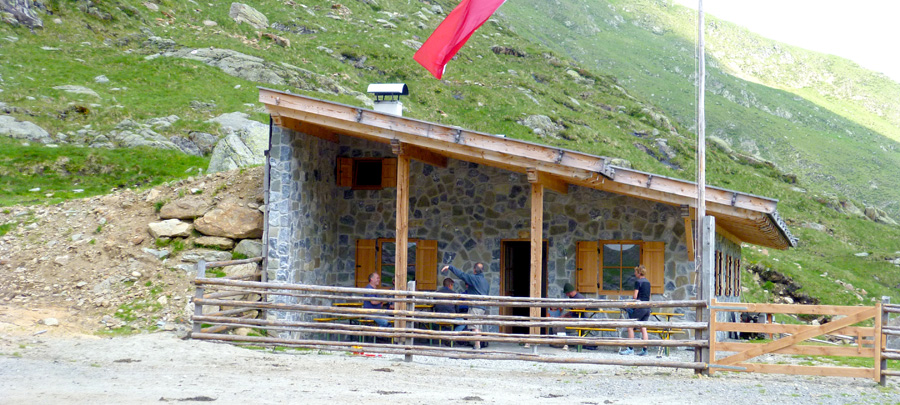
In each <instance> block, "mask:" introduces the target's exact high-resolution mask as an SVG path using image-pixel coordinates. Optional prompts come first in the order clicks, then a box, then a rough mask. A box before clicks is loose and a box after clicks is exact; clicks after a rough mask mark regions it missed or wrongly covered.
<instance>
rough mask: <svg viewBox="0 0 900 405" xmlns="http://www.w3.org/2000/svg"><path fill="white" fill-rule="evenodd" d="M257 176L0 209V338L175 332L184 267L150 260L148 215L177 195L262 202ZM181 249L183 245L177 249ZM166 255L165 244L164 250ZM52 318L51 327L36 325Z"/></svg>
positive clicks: (186, 297)
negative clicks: (3, 229) (5, 228)
mask: <svg viewBox="0 0 900 405" xmlns="http://www.w3.org/2000/svg"><path fill="white" fill-rule="evenodd" d="M262 173H263V171H262V168H261V167H257V168H252V169H247V170H235V171H230V172H222V173H216V174H211V175H207V176H201V177H192V178H188V179H186V180H181V181H178V182H174V183H169V184H164V185H160V186H157V187H155V188H153V189H150V190H140V191H135V190H128V189H126V190H119V191H114V192H113V193H111V194H108V195H105V196H97V197H90V198H85V199H80V200H70V201H67V202H64V203H60V204H57V205H53V206H28V207H23V206H14V207H6V208H3V209H0V226H2V225H4V224H10V223H14V224H16V225H15V226H14V228H13V229H12V230H11V231H10V232H9V233H7V234H6V235H4V236H3V237H0V332H4V333H12V334H26V333H29V334H33V333H40V332H42V331H47V332H45V333H50V334H54V335H61V334H71V333H96V332H99V331H107V332H115V333H124V332H127V331H129V330H153V329H156V328H161V329H168V330H171V329H185V328H186V327H187V323H186V322H187V321H188V319H189V317H188V316H187V312H186V308H187V306H188V303H189V301H190V296H191V295H192V294H193V289H192V287H191V284H190V278H191V276H192V275H191V274H188V272H187V271H186V269H188V268H189V267H190V266H192V265H193V263H186V262H181V261H180V260H178V257H179V255H177V254H174V255H173V256H175V257H174V258H167V259H164V260H161V259H158V258H157V257H155V256H153V255H152V254H150V253H148V252H146V251H145V250H144V249H160V248H159V247H157V246H156V244H155V241H154V239H153V238H152V237H151V236H150V234H149V233H148V231H147V224H148V223H150V222H155V221H158V216H157V206H159V204H161V203H164V202H166V201H171V200H174V199H177V198H179V197H180V196H184V195H187V194H202V195H205V196H212V200H213V202H214V203H221V202H226V201H232V202H236V203H238V204H248V203H256V204H259V203H260V202H261V199H262V178H263V177H262ZM184 245H185V249H190V248H191V242H190V239H189V240H187V241H185V242H184ZM167 248H168V249H169V250H170V251H172V250H173V248H174V244H173V245H171V246H168V247H167ZM47 318H54V319H56V320H57V321H59V325H58V326H53V325H52V324H53V321H52V320H50V321H48V322H49V323H50V325H44V324H43V323H44V320H45V319H47Z"/></svg>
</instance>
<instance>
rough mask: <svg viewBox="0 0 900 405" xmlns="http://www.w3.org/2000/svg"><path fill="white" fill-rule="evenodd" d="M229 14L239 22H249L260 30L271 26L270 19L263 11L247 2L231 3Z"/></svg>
mask: <svg viewBox="0 0 900 405" xmlns="http://www.w3.org/2000/svg"><path fill="white" fill-rule="evenodd" d="M228 16H229V17H231V19H233V20H234V21H235V22H236V23H238V24H240V23H247V24H250V25H251V26H253V27H254V28H256V29H259V30H261V29H266V28H268V27H269V19H268V18H266V16H265V15H264V14H263V13H260V12H259V11H256V9H255V8H253V7H250V6H248V5H246V4H242V3H231V9H229V10H228Z"/></svg>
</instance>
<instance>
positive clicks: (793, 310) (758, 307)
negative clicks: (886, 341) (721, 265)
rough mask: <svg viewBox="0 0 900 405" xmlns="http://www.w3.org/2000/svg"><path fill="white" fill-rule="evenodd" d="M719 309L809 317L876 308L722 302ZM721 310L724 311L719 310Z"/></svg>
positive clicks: (850, 313) (846, 313)
mask: <svg viewBox="0 0 900 405" xmlns="http://www.w3.org/2000/svg"><path fill="white" fill-rule="evenodd" d="M716 305H718V306H719V307H726V306H727V307H735V308H737V309H735V311H740V312H764V313H771V314H807V315H852V314H855V313H856V312H857V311H859V310H860V309H871V310H874V309H875V307H847V306H841V305H801V304H757V303H751V302H747V303H744V302H739V303H726V302H720V303H718V304H716ZM719 310H723V309H722V308H719Z"/></svg>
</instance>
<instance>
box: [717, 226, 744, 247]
mask: <svg viewBox="0 0 900 405" xmlns="http://www.w3.org/2000/svg"><path fill="white" fill-rule="evenodd" d="M716 233H717V234H719V235H722V237H724V238H725V239H728V240H730V241H732V242H734V243H736V244H737V245H738V246H740V245H741V243H743V241H742V240H741V239H740V238H738V237H737V236H734V234H732V233H731V232H728V230H727V229H725V227H724V226H722V225H720V224H718V223H717V224H716Z"/></svg>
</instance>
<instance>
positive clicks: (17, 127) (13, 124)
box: [0, 115, 53, 144]
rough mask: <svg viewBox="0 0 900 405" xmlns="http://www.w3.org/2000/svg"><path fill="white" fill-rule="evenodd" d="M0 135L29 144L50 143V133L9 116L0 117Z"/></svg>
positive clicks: (31, 123)
mask: <svg viewBox="0 0 900 405" xmlns="http://www.w3.org/2000/svg"><path fill="white" fill-rule="evenodd" d="M0 135H6V136H9V137H12V138H15V139H24V140H26V141H31V142H40V143H44V144H47V143H52V142H53V139H52V138H50V133H49V132H47V131H45V130H44V129H43V128H41V127H39V126H37V125H35V124H34V123H33V122H29V121H19V120H16V118H15V117H13V116H11V115H0Z"/></svg>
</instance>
